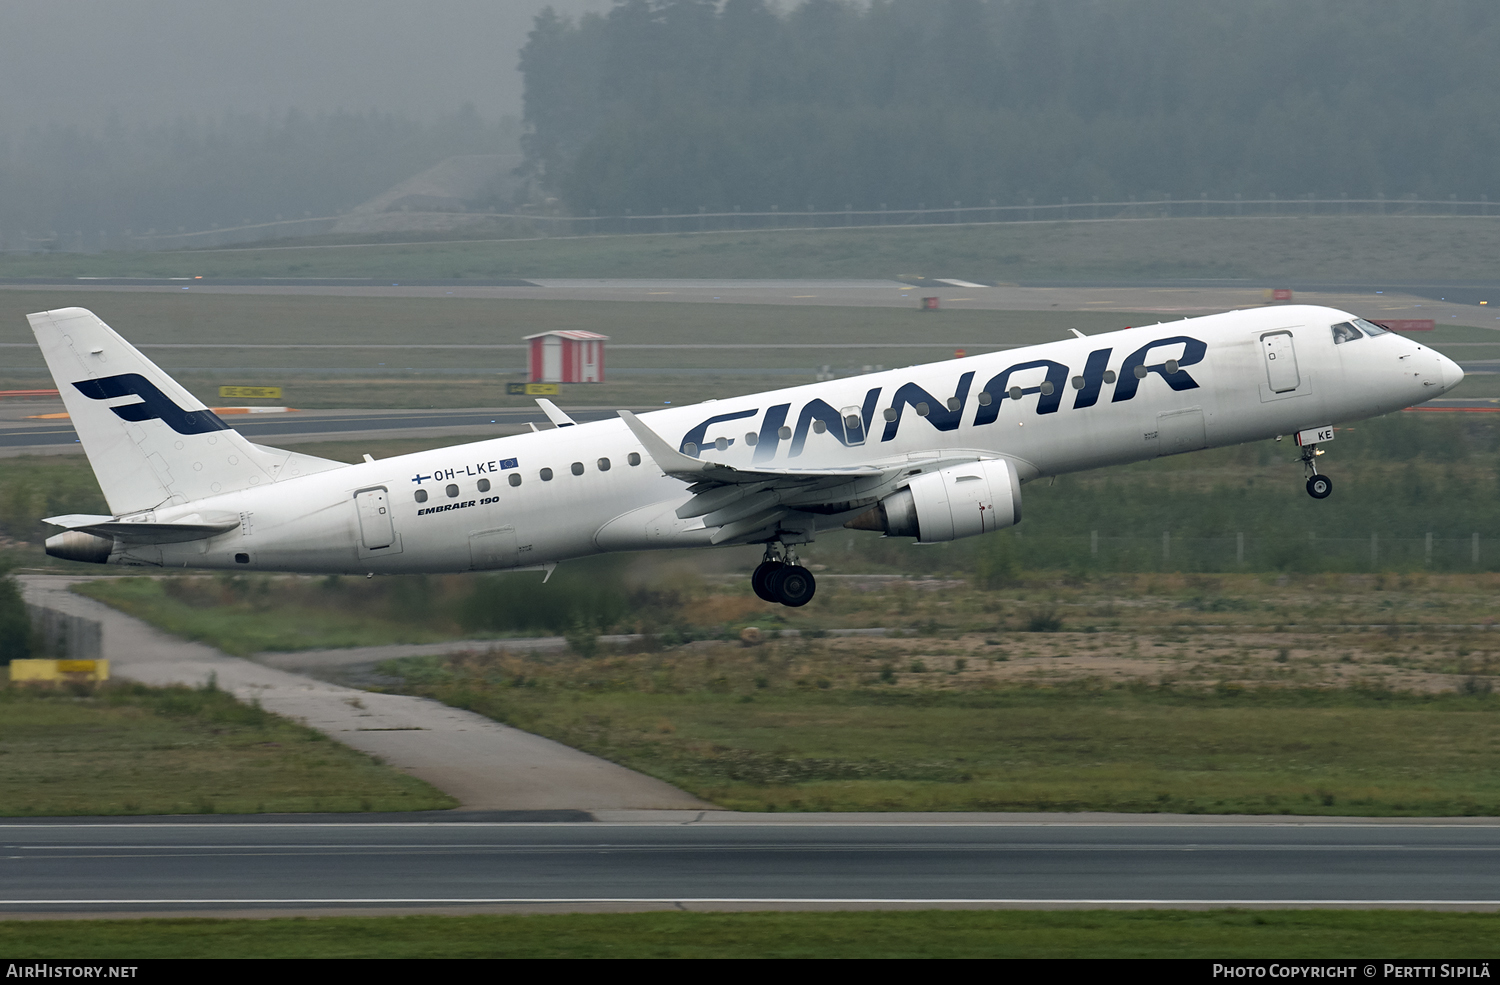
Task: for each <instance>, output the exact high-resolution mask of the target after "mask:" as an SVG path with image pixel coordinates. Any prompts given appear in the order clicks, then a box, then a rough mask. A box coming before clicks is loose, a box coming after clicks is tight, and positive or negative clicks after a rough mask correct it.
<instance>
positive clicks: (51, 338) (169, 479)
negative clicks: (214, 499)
mask: <svg viewBox="0 0 1500 985" xmlns="http://www.w3.org/2000/svg"><path fill="white" fill-rule="evenodd" d="M26 318H27V321H29V322H30V323H31V330H32V332H33V333H35V335H36V340H37V343H38V344H39V345H40V346H41V348H42V355H43V356H44V357H45V358H46V360H47V368H48V369H49V370H50V371H51V372H52V378H53V379H54V380H55V381H57V389H58V392H59V393H60V394H61V395H62V400H63V406H65V407H66V408H67V409H68V415H69V417H70V418H71V419H72V422H73V427H74V428H75V429H76V430H77V432H78V440H79V442H80V443H81V444H82V445H83V451H84V453H85V454H86V455H88V459H89V464H90V465H91V466H93V469H94V475H95V476H96V477H97V478H98V480H99V486H100V488H101V489H102V490H103V491H104V498H105V499H106V500H107V501H108V502H109V508H110V510H111V511H113V513H114V515H115V516H125V515H128V514H132V513H139V512H142V511H146V510H151V509H155V508H157V507H161V506H169V505H174V504H178V503H188V502H192V501H194V500H199V499H206V498H208V497H210V496H215V495H218V494H220V493H227V492H235V491H238V490H242V489H248V488H250V487H252V486H257V485H260V484H263V483H271V482H275V481H277V480H278V479H284V478H291V477H292V476H294V475H307V474H310V473H313V472H322V471H326V470H328V469H331V468H342V467H343V463H341V462H331V461H328V460H326V459H319V458H312V457H310V456H306V455H297V454H295V453H291V452H284V451H275V450H272V449H264V448H260V447H258V446H256V445H253V444H251V443H250V442H249V441H247V440H246V439H245V437H244V436H243V435H241V434H240V433H239V432H238V431H235V430H234V429H233V428H231V427H230V426H229V425H227V424H225V423H224V422H223V421H222V420H220V419H219V417H218V415H216V414H215V413H214V412H213V411H211V410H209V409H208V408H207V407H205V406H204V405H203V402H202V401H201V400H199V399H198V398H197V397H194V396H193V395H192V394H191V393H189V392H188V391H187V390H186V389H184V388H183V387H182V386H181V385H180V384H178V383H177V381H176V380H174V379H172V378H171V377H170V376H168V375H167V374H166V373H164V372H162V370H161V369H160V368H159V367H158V366H157V365H156V364H155V363H153V362H152V361H151V360H149V359H147V358H146V357H145V356H143V355H142V354H141V353H140V351H139V350H138V349H136V348H135V346H133V345H131V344H130V343H129V342H126V341H125V340H124V339H123V338H121V337H120V336H119V335H118V334H117V333H116V332H115V331H114V329H112V328H110V327H109V326H108V325H106V324H105V323H104V322H103V321H101V320H100V319H99V318H98V316H96V315H95V314H94V313H93V312H91V311H88V310H86V309H84V308H59V309H58V310H56V311H42V312H37V313H36V314H31V315H27V316H26Z"/></svg>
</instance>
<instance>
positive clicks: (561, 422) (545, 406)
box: [536, 397, 578, 428]
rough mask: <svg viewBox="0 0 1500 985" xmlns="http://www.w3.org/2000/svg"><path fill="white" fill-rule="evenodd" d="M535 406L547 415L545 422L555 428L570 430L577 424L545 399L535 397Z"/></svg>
mask: <svg viewBox="0 0 1500 985" xmlns="http://www.w3.org/2000/svg"><path fill="white" fill-rule="evenodd" d="M536 405H537V406H538V407H540V408H541V409H542V413H543V414H546V415H547V420H549V421H551V422H552V423H553V424H554V425H555V426H557V427H560V428H570V427H572V426H573V425H575V424H577V423H578V422H577V421H575V420H573V418H571V417H569V416H568V415H567V414H566V413H564V412H563V411H562V410H561V409H560V408H559V407H558V406H557V404H554V403H553V402H552V401H550V400H548V399H547V398H546V397H537V398H536Z"/></svg>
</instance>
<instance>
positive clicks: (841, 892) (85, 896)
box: [0, 814, 1500, 913]
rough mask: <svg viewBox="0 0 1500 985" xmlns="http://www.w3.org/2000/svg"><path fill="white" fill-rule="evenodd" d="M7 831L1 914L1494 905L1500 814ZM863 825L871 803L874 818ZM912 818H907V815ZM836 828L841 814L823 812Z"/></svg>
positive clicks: (82, 826)
mask: <svg viewBox="0 0 1500 985" xmlns="http://www.w3.org/2000/svg"><path fill="white" fill-rule="evenodd" d="M686 816H687V817H688V818H689V819H690V820H689V823H667V824H662V823H625V824H621V823H608V822H605V823H594V824H588V823H575V824H506V823H498V824H497V823H418V824H411V823H359V822H355V823H337V822H335V823H314V824H305V823H280V822H275V823H266V822H260V823H245V824H237V823H222V822H220V823H165V824H151V823H147V824H130V823H108V822H105V823H40V824H27V823H24V822H14V823H7V824H4V825H0V887H3V889H0V913H4V912H12V913H14V912H22V911H24V912H46V911H49V910H50V911H59V910H66V911H71V912H88V911H90V910H94V911H98V910H109V911H113V912H147V911H149V912H163V911H171V910H174V909H181V910H191V911H194V912H204V911H220V910H232V911H256V910H287V909H301V910H310V909H311V910H315V909H319V908H341V909H349V908H366V907H368V908H400V909H406V910H410V909H414V908H421V907H443V906H446V907H453V906H471V907H484V906H488V907H492V908H503V907H504V906H506V905H510V906H520V905H527V904H529V905H532V906H536V905H539V904H544V905H552V906H557V907H560V908H564V909H568V908H572V909H577V908H588V907H601V906H608V905H615V906H618V907H624V908H629V907H632V906H634V907H641V906H651V905H660V904H680V905H683V906H692V907H696V908H724V907H747V906H754V905H757V904H759V905H766V904H776V905H779V906H786V905H788V904H791V905H798V904H801V905H819V906H840V907H847V906H851V905H866V906H869V905H886V906H892V905H911V904H946V905H961V906H997V905H1013V906H1063V905H1075V906H1076V905H1137V906H1139V905H1165V906H1193V905H1246V904H1250V905H1255V904H1259V905H1274V906H1296V905H1334V904H1337V905H1344V906H1347V905H1447V906H1452V907H1456V908H1468V909H1483V908H1495V907H1497V906H1500V878H1497V877H1500V824H1496V823H1494V822H1493V821H1490V822H1488V823H1484V824H1465V823H1456V824H1454V823H1448V824H1443V823H1439V824H1403V823H1392V824H1379V823H1368V822H1366V823H1359V822H1357V821H1356V822H1353V823H1347V824H1346V823H1292V824H1288V823H1276V822H1271V823H1228V824H1226V823H1222V822H1220V823H1214V822H1213V821H1211V820H1210V821H1208V822H1207V823H1197V822H1188V821H1184V822H1182V823H1165V824H1163V823H1151V822H1147V823H1118V822H1117V823H1078V822H1072V823H1070V822H1068V821H1061V822H1058V823H1046V824H1037V823H979V824H972V823H937V824H920V823H904V820H903V821H898V823H889V824H888V823H846V822H843V821H840V820H836V819H834V818H832V817H829V816H824V817H823V818H819V819H814V823H805V822H796V821H792V822H791V823H787V821H786V820H782V821H767V822H752V821H749V820H747V819H746V816H744V815H741V816H740V817H739V819H737V820H734V821H731V823H691V819H692V818H695V817H698V816H700V815H692V814H687V815H686ZM865 817H866V818H867V819H868V817H869V816H868V815H867V816H865ZM905 817H910V816H909V815H907V816H905ZM817 820H823V821H825V822H827V823H816V821H817Z"/></svg>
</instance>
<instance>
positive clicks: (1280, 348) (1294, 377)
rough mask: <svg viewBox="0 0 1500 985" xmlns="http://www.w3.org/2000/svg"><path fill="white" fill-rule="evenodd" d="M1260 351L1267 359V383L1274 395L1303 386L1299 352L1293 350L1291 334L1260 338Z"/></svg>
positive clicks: (1281, 333) (1270, 335)
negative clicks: (1298, 359) (1298, 357)
mask: <svg viewBox="0 0 1500 985" xmlns="http://www.w3.org/2000/svg"><path fill="white" fill-rule="evenodd" d="M1260 351H1261V353H1262V354H1263V355H1264V356H1265V359H1266V382H1267V383H1268V384H1269V385H1270V387H1271V392H1272V393H1286V392H1287V391H1289V390H1295V389H1297V387H1299V386H1301V385H1302V377H1301V374H1299V373H1298V372H1297V352H1296V350H1295V349H1293V348H1292V333H1291V332H1272V333H1271V334H1269V335H1262V336H1261V337H1260Z"/></svg>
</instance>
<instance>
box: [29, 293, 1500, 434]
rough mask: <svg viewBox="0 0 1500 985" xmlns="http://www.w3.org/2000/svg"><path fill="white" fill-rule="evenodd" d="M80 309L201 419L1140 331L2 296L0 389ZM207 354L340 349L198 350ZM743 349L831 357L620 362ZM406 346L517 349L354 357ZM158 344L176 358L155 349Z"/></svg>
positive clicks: (721, 383) (40, 369) (1049, 323)
mask: <svg viewBox="0 0 1500 985" xmlns="http://www.w3.org/2000/svg"><path fill="white" fill-rule="evenodd" d="M79 303H81V304H84V305H86V306H88V307H89V308H90V310H92V311H93V312H94V313H95V314H97V315H99V316H100V317H101V318H103V319H104V320H105V321H106V322H108V323H109V324H110V326H111V327H113V328H114V329H115V330H117V331H118V332H120V333H121V334H122V335H124V336H125V337H126V338H127V339H129V340H130V341H131V342H132V343H133V344H136V345H139V346H142V347H143V351H144V352H145V353H146V355H147V356H148V357H149V358H151V359H152V360H153V361H155V362H157V363H158V365H160V366H161V367H162V368H163V369H164V370H166V371H167V372H168V373H170V374H172V376H173V377H174V378H175V379H177V380H178V381H179V382H180V383H182V384H183V385H184V386H186V387H187V388H188V389H190V390H192V391H193V392H194V393H195V394H196V395H197V396H198V397H199V398H200V399H202V400H204V401H205V402H207V403H208V404H209V405H210V406H215V405H217V404H218V403H220V402H221V401H220V398H219V397H218V389H217V388H218V387H219V386H221V385H224V384H237V385H279V386H282V387H283V389H284V396H283V397H282V398H281V400H280V401H279V402H281V403H284V404H288V405H290V406H294V407H301V408H306V409H316V408H324V407H361V408H380V407H509V406H526V407H534V406H535V404H534V402H533V401H532V400H531V399H530V398H526V397H509V396H507V395H506V394H505V387H504V384H505V383H506V382H507V381H512V380H515V379H519V378H520V377H519V376H518V375H517V374H518V373H519V372H520V371H522V370H523V369H524V367H525V364H526V361H525V360H526V354H525V352H524V350H523V349H522V348H521V345H522V342H521V339H522V337H523V336H526V335H530V334H532V333H535V332H541V331H547V330H552V329H558V330H563V329H587V330H593V331H603V332H604V333H606V334H608V335H609V336H610V337H611V340H612V343H613V345H614V347H613V348H612V349H611V350H610V355H609V362H610V367H611V370H613V371H617V372H614V373H613V375H611V377H610V381H609V382H607V383H604V384H600V385H577V384H575V385H573V386H568V387H565V388H564V391H565V392H564V396H563V397H562V398H561V399H560V400H559V402H560V403H562V404H565V405H570V406H571V405H574V404H579V403H583V404H588V405H591V406H600V405H603V406H615V407H619V406H631V407H642V406H647V407H649V406H660V405H661V404H662V403H663V401H672V402H674V403H683V402H691V401H695V400H702V399H707V398H709V397H725V396H732V395H735V394H739V393H753V392H757V391H760V390H768V389H774V388H777V387H785V386H795V385H797V384H800V383H811V382H813V380H814V379H815V374H816V373H817V371H818V369H819V367H821V366H825V365H826V366H831V367H833V368H834V369H835V371H838V372H840V373H849V372H855V371H858V370H859V369H861V368H862V367H863V366H865V365H870V366H874V365H884V366H896V365H910V364H913V363H919V362H930V361H934V360H940V359H948V358H951V357H952V355H953V351H954V349H955V348H956V347H960V346H962V347H965V348H966V349H967V351H969V352H971V353H975V354H977V353H980V352H984V351H988V350H989V349H991V348H994V347H997V346H1002V345H1020V344H1028V343H1034V342H1043V341H1052V340H1055V339H1060V338H1064V337H1066V336H1067V334H1068V329H1069V328H1077V329H1080V330H1082V331H1085V332H1097V331H1105V330H1108V329H1112V328H1121V327H1124V326H1125V325H1128V324H1131V323H1132V319H1135V320H1138V319H1139V317H1145V316H1133V315H1130V314H1122V313H1118V312H1112V313H1108V314H1106V313H1101V312H1050V311H1029V312H1028V311H1014V312H1011V311H946V312H943V313H942V314H941V318H940V321H938V322H936V323H935V322H934V320H933V318H932V316H931V315H930V314H924V313H923V312H921V311H918V310H917V309H916V307H915V305H913V307H911V308H909V309H908V308H845V307H818V308H803V307H793V306H787V305H751V304H730V305H722V306H716V305H706V304H682V303H676V304H674V303H667V302H662V303H650V302H628V303H627V302H619V303H616V302H601V301H530V300H487V299H485V300H482V299H472V298H441V299H438V298H391V299H379V298H348V297H324V296H302V295H295V296H289V295H245V294H230V295H226V294H188V295H179V294H173V293H150V292H126V291H121V292H90V293H88V294H86V295H81V296H79V295H67V294H64V293H61V292H58V291H26V290H6V291H0V343H8V344H9V345H10V346H11V347H10V348H7V349H4V350H0V351H4V352H5V354H6V355H5V359H4V361H3V364H0V389H32V388H43V387H51V386H52V385H53V384H52V382H51V377H50V376H48V374H47V371H46V366H45V364H44V362H43V361H42V357H41V353H40V351H39V350H37V349H36V347H35V340H34V338H33V337H32V335H31V332H30V329H29V328H28V327H27V323H26V317H25V316H26V314H27V313H28V312H32V311H39V310H44V309H47V308H51V307H56V306H58V305H61V304H79ZM1445 331H1448V332H1451V333H1460V334H1461V333H1462V330H1461V329H1445ZM1471 331H1478V330H1471ZM1456 337H1457V336H1456ZM1464 337H1465V338H1466V337H1467V336H1464ZM1479 337H1480V338H1481V339H1484V338H1488V337H1487V336H1479ZM205 341H207V342H211V343H214V344H221V343H225V342H230V341H233V342H237V343H248V344H253V345H258V346H282V345H293V346H295V345H299V344H307V343H314V344H332V345H346V346H349V347H350V348H346V349H298V348H290V349H288V348H270V349H238V348H232V349H223V348H194V347H193V344H194V343H197V342H205ZM744 341H751V342H755V343H761V344H766V345H769V346H776V345H778V344H781V343H792V342H795V343H798V344H799V345H805V344H814V345H816V344H819V343H826V344H828V345H829V348H827V349H818V348H813V349H800V348H799V349H794V350H786V349H779V348H765V349H748V350H747V349H732V350H723V349H720V350H714V349H694V348H655V349H628V348H621V346H626V345H641V344H649V345H659V346H678V345H683V344H690V343H724V342H744ZM851 341H859V342H861V343H889V342H897V343H913V342H917V343H921V342H927V341H930V342H931V345H930V346H923V347H919V348H901V349H872V350H868V351H864V350H859V349H850V348H847V347H841V346H847V344H848V343H850V342H851ZM412 343H424V344H426V343H440V344H447V345H476V344H477V345H508V346H511V347H512V348H508V349H477V350H476V349H446V350H445V349H367V348H362V347H363V346H367V345H377V344H384V345H405V344H412ZM164 344H165V345H168V346H172V348H153V346H159V345H164ZM635 370H640V371H642V372H639V373H633V372H632V371H635ZM252 402H254V401H252ZM261 402H263V403H264V402H267V401H261Z"/></svg>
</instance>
